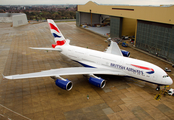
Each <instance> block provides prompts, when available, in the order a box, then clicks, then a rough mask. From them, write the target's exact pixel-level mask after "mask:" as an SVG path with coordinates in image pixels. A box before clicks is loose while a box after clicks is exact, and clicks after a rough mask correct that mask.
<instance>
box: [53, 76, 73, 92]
mask: <svg viewBox="0 0 174 120" xmlns="http://www.w3.org/2000/svg"><path fill="white" fill-rule="evenodd" d="M55 84H56V85H57V86H58V87H60V88H62V89H64V90H67V91H70V90H71V89H72V87H73V84H72V82H71V81H69V80H68V79H64V78H61V77H59V78H58V79H56V80H55Z"/></svg>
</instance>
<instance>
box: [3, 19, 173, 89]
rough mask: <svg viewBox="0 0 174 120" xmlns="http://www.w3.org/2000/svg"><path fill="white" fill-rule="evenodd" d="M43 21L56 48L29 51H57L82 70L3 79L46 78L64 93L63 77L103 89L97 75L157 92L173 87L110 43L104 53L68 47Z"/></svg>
mask: <svg viewBox="0 0 174 120" xmlns="http://www.w3.org/2000/svg"><path fill="white" fill-rule="evenodd" d="M47 21H48V24H49V26H50V30H51V33H52V35H53V36H54V40H55V43H56V44H53V45H52V47H53V48H34V47H31V49H38V50H55V51H59V52H60V53H62V54H63V55H65V56H67V57H68V58H70V59H71V60H73V61H76V62H78V63H79V64H81V65H83V66H84V67H70V68H60V69H51V70H46V71H41V72H35V73H28V74H21V75H11V76H3V77H4V78H6V79H24V78H35V77H48V76H50V77H51V78H53V79H54V80H55V84H56V85H57V86H58V87H60V88H62V89H65V90H67V91H69V90H71V89H72V87H73V83H72V81H70V80H68V79H64V78H62V76H64V75H79V74H83V75H88V76H89V83H91V84H93V85H94V86H97V87H100V88H104V87H105V85H106V81H105V80H104V79H102V78H100V77H97V76H95V75H97V74H105V75H119V76H129V77H133V78H137V79H140V80H143V81H146V82H150V83H154V84H157V88H156V90H159V89H160V86H164V85H171V84H172V83H173V80H172V79H171V78H170V77H169V76H168V75H167V73H166V72H165V71H164V70H163V69H161V68H160V67H158V66H156V65H154V64H152V63H149V62H145V61H142V60H137V59H133V58H129V57H128V56H129V52H127V51H122V50H120V48H119V47H118V45H117V43H116V42H113V41H111V45H110V46H109V47H108V48H107V50H106V51H105V52H100V51H96V50H91V49H87V48H82V47H77V46H72V45H70V44H69V43H70V40H69V39H65V38H64V36H63V35H62V33H61V31H60V30H59V28H58V27H57V25H56V24H55V23H54V21H53V20H51V19H48V20H47ZM125 56H126V57H125Z"/></svg>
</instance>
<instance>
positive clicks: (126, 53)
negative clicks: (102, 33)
mask: <svg viewBox="0 0 174 120" xmlns="http://www.w3.org/2000/svg"><path fill="white" fill-rule="evenodd" d="M121 52H122V54H123V56H124V57H129V56H130V52H129V51H125V50H121Z"/></svg>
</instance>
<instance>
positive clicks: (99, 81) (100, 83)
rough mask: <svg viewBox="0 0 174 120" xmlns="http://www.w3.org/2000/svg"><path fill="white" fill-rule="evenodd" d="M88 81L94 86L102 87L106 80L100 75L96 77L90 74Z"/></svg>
mask: <svg viewBox="0 0 174 120" xmlns="http://www.w3.org/2000/svg"><path fill="white" fill-rule="evenodd" d="M89 83H91V84H92V85H94V86H97V87H100V88H104V87H105V85H106V81H105V80H104V79H102V78H100V77H96V76H94V75H92V76H91V77H89Z"/></svg>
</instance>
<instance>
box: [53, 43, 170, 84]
mask: <svg viewBox="0 0 174 120" xmlns="http://www.w3.org/2000/svg"><path fill="white" fill-rule="evenodd" d="M56 48H60V49H62V52H61V53H62V54H63V55H65V56H67V57H68V58H70V59H72V60H74V61H77V62H79V63H81V64H83V65H87V66H91V67H95V68H105V69H109V70H113V71H114V70H115V71H121V72H123V73H125V74H126V75H127V76H130V77H134V78H138V79H141V80H145V81H147V82H151V83H155V84H158V85H171V84H172V83H173V81H172V79H171V78H170V77H164V76H167V73H166V72H165V71H164V70H163V69H161V68H160V67H158V66H156V65H154V64H151V63H148V62H145V61H142V60H137V59H133V58H128V57H123V56H119V55H114V54H110V53H105V52H101V51H96V50H91V49H87V48H82V47H77V46H72V45H66V46H56ZM136 66H141V67H136ZM143 68H146V69H143ZM147 68H150V69H151V70H148V69H147ZM152 70H153V73H151V74H149V73H148V72H151V71H152Z"/></svg>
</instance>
